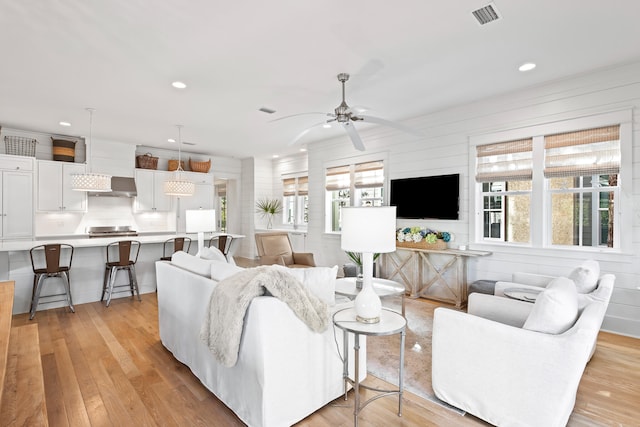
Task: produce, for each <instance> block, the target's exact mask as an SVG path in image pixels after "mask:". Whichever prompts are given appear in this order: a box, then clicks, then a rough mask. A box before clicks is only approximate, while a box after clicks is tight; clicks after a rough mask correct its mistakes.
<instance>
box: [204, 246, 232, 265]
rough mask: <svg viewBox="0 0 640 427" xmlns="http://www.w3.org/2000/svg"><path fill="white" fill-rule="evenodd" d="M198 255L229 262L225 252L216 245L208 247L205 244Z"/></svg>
mask: <svg viewBox="0 0 640 427" xmlns="http://www.w3.org/2000/svg"><path fill="white" fill-rule="evenodd" d="M198 256H199V257H200V258H202V259H211V260H216V261H223V262H227V258H226V257H225V256H224V254H223V253H222V252H221V251H220V249H218V248H215V247H210V248H207V247H206V246H205V247H204V248H202V250H201V251H200V252H198Z"/></svg>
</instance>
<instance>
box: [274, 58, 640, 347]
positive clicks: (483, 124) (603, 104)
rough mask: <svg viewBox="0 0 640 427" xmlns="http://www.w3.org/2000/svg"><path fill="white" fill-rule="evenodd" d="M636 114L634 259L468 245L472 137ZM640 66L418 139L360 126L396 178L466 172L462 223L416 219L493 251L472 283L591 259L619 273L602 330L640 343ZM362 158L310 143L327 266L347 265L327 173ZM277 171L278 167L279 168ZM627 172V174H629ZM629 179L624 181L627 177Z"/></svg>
mask: <svg viewBox="0 0 640 427" xmlns="http://www.w3.org/2000/svg"><path fill="white" fill-rule="evenodd" d="M629 108H631V109H633V112H634V114H633V129H634V130H633V171H632V172H633V195H632V198H633V215H631V216H629V217H630V218H632V223H631V224H622V225H621V226H622V227H624V230H623V235H624V236H626V237H625V238H631V239H633V243H632V247H633V250H632V252H631V253H619V254H610V253H602V252H590V253H584V252H580V251H574V250H568V251H567V250H564V251H559V250H543V249H529V250H527V249H522V250H519V251H514V250H512V249H508V248H505V247H500V246H495V245H494V246H480V245H474V244H473V243H472V242H469V240H470V237H469V229H470V227H469V215H470V213H469V202H468V201H469V182H470V179H469V176H470V173H472V172H470V167H469V137H470V136H475V135H480V134H484V133H491V132H496V131H502V130H507V129H514V128H518V127H524V126H531V125H537V124H543V123H552V122H554V121H557V120H566V119H571V118H575V117H581V116H585V115H591V114H599V113H604V112H609V111H614V110H620V109H629ZM638 108H640V63H634V64H625V65H621V66H617V67H612V68H608V69H605V70H600V71H598V72H593V73H587V74H581V75H579V76H575V77H572V78H567V79H564V80H560V81H555V82H551V83H548V84H545V85H540V86H536V87H531V88H529V89H527V90H522V91H519V92H514V93H509V94H504V95H501V96H498V97H494V98H490V99H486V100H481V101H478V102H475V103H471V104H466V105H463V106H458V107H455V108H451V109H447V110H443V111H439V112H433V113H430V114H425V115H423V116H420V117H416V118H413V119H411V120H407V121H405V122H404V123H405V124H406V125H410V126H412V127H415V128H417V129H420V130H421V131H422V132H424V134H425V135H426V136H425V137H424V138H420V139H416V138H415V137H412V136H410V135H405V134H402V133H398V132H395V131H393V130H389V129H382V128H373V129H365V128H361V129H362V130H361V135H362V137H363V140H364V143H365V145H366V147H367V152H384V151H386V152H388V159H389V161H388V165H387V166H388V167H387V173H388V178H389V179H394V178H404V177H413V176H423V175H438V174H448V173H460V174H461V181H462V192H461V219H460V220H459V221H411V222H410V223H408V222H399V223H398V226H403V225H421V226H428V227H432V228H435V229H440V230H446V231H450V232H453V234H454V235H455V241H454V242H453V244H454V245H459V244H466V243H470V244H471V247H472V248H477V249H487V250H491V251H493V254H492V255H491V256H489V257H483V258H479V259H474V260H472V261H471V262H470V263H469V280H470V281H473V280H476V279H479V278H484V279H502V280H508V279H509V278H510V277H511V273H513V272H515V271H529V272H538V273H546V274H558V275H562V274H564V275H566V274H568V273H569V272H570V270H571V269H572V268H573V266H575V265H577V264H578V263H579V262H580V261H581V260H583V259H586V258H594V259H597V260H599V261H600V265H601V268H602V271H603V272H606V273H613V274H615V275H616V287H615V290H614V294H613V297H612V299H611V303H610V305H609V309H608V311H607V316H606V318H605V322H604V325H603V329H605V330H610V331H614V332H617V333H621V334H626V335H632V336H636V337H640V290H639V289H638V287H639V286H640V267H639V266H640V256H639V252H640V160H639V159H640V131H639V130H638V129H640V115H639V114H638V113H637V111H638ZM359 154H360V153H359V152H357V151H355V150H354V149H353V148H352V146H351V143H350V142H349V140H348V138H346V137H338V138H334V139H331V140H326V141H321V142H317V143H313V144H310V145H309V187H310V188H309V195H310V201H309V209H310V223H309V230H308V231H309V233H308V238H307V249H308V250H310V251H312V252H314V253H315V254H316V259H317V261H318V264H320V265H333V264H342V263H343V262H344V261H345V260H346V259H345V256H344V254H343V252H342V251H341V250H340V240H339V237H338V236H335V235H330V234H325V233H324V188H323V187H324V167H325V165H326V164H327V163H331V162H334V161H336V160H339V159H348V158H352V157H353V156H357V155H359ZM276 169H277V168H276ZM625 172H627V171H625ZM628 177H629V175H628V174H627V175H626V176H625V178H628Z"/></svg>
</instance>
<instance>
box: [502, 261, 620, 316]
mask: <svg viewBox="0 0 640 427" xmlns="http://www.w3.org/2000/svg"><path fill="white" fill-rule="evenodd" d="M599 276H600V266H599V265H598V262H597V261H593V260H589V261H584V262H583V263H582V264H580V265H579V266H578V267H576V268H575V269H574V270H573V271H571V272H570V273H569V275H568V276H567V277H568V278H570V279H572V280H573V281H574V282H575V283H576V286H577V289H578V307H580V308H583V307H585V306H586V305H587V304H588V303H590V302H592V301H602V302H604V303H605V304H606V305H608V304H609V299H610V298H611V291H612V290H613V286H612V287H611V289H609V288H608V287H606V286H605V287H603V286H601V281H602V279H603V277H604V276H602V277H599ZM609 276H611V275H609ZM611 277H613V276H611ZM555 278H556V276H549V275H544V274H536V273H524V272H516V273H513V275H512V278H511V282H504V281H499V282H496V284H495V288H494V292H493V294H494V295H496V296H505V295H504V291H505V290H506V289H509V288H521V289H532V290H541V289H544V288H546V287H547V285H548V284H549V283H550V282H551V281H552V280H553V279H555ZM614 279H615V278H614Z"/></svg>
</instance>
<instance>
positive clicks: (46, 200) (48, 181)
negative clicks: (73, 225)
mask: <svg viewBox="0 0 640 427" xmlns="http://www.w3.org/2000/svg"><path fill="white" fill-rule="evenodd" d="M85 171H86V165H85V164H83V163H67V162H56V161H49V160H38V193H37V210H38V211H39V212H86V211H87V193H86V192H84V191H74V190H72V188H71V175H73V174H76V173H84V172H85Z"/></svg>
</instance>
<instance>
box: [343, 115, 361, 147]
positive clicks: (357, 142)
mask: <svg viewBox="0 0 640 427" xmlns="http://www.w3.org/2000/svg"><path fill="white" fill-rule="evenodd" d="M342 127H343V128H344V130H346V131H347V134H348V135H349V138H351V142H353V146H354V147H355V148H356V150H360V151H364V143H363V142H362V139H360V135H359V134H358V131H357V130H356V127H355V126H354V125H353V124H352V123H348V122H347V123H342Z"/></svg>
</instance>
